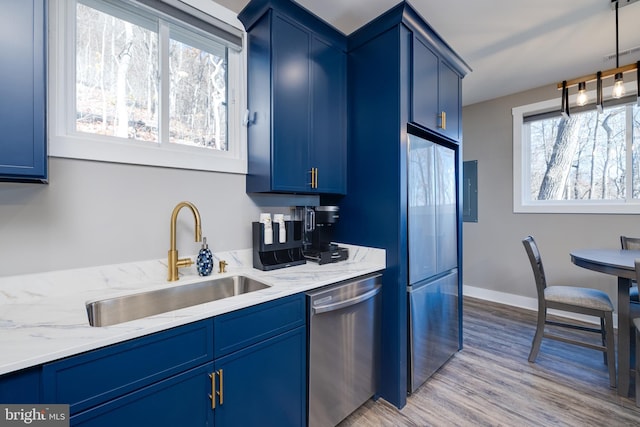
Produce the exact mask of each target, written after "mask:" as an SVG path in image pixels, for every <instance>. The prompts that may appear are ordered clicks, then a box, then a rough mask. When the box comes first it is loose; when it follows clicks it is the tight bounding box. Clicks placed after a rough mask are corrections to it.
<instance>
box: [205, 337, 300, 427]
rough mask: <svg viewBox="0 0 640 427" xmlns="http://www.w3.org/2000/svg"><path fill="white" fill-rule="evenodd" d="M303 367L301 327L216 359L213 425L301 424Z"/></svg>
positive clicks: (278, 425)
mask: <svg viewBox="0 0 640 427" xmlns="http://www.w3.org/2000/svg"><path fill="white" fill-rule="evenodd" d="M306 366H307V365H306V330H305V328H304V326H301V327H298V328H295V329H293V330H291V331H288V332H285V333H283V334H280V335H277V336H274V337H272V338H269V339H267V340H264V341H261V342H260V343H258V344H254V345H252V346H249V347H247V348H245V349H242V350H240V351H237V352H234V353H231V354H229V355H227V356H224V357H222V358H220V359H217V360H216V362H215V369H216V373H217V375H218V390H217V392H219V393H220V394H219V395H217V398H218V401H217V403H216V405H217V406H216V409H215V410H214V412H215V425H216V426H261V427H268V426H273V427H281V426H292V427H294V426H304V425H305V424H306V417H307V412H306V407H307V406H306V395H307V391H306V384H307V383H306Z"/></svg>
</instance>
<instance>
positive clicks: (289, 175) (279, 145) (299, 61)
mask: <svg viewBox="0 0 640 427" xmlns="http://www.w3.org/2000/svg"><path fill="white" fill-rule="evenodd" d="M272 46H273V52H272V55H273V56H272V60H273V71H272V72H273V75H272V79H273V88H272V90H273V129H272V132H273V141H272V150H273V152H272V162H273V163H272V180H273V181H272V189H273V190H275V191H294V192H295V191H308V190H309V189H310V188H311V187H310V186H309V183H310V182H311V173H310V166H309V152H308V147H309V138H310V135H309V129H310V120H311V94H310V58H309V49H310V34H309V33H308V32H307V31H306V30H305V29H304V28H302V27H299V26H297V25H295V24H294V23H292V22H290V21H288V20H286V19H285V18H283V17H281V16H280V15H278V14H274V16H273V27H272ZM263 84H266V85H267V84H269V82H264V83H263Z"/></svg>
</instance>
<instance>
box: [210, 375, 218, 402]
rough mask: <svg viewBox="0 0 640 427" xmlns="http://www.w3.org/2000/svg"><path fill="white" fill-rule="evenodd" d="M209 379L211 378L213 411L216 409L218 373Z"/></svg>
mask: <svg viewBox="0 0 640 427" xmlns="http://www.w3.org/2000/svg"><path fill="white" fill-rule="evenodd" d="M209 378H211V394H210V395H209V399H211V409H216V373H215V372H212V373H210V374H209Z"/></svg>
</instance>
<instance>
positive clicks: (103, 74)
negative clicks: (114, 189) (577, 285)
mask: <svg viewBox="0 0 640 427" xmlns="http://www.w3.org/2000/svg"><path fill="white" fill-rule="evenodd" d="M188 3H194V0H191V1H188V2H181V1H176V0H56V1H53V2H52V5H51V10H52V13H51V16H52V18H51V22H50V24H51V25H50V26H51V28H52V32H51V35H52V36H53V37H51V40H52V42H50V45H51V53H52V54H51V55H50V67H49V69H50V80H49V81H50V85H49V86H50V91H49V93H50V98H51V99H50V106H51V108H50V109H49V111H50V116H51V117H50V122H51V127H50V134H52V138H51V144H50V145H51V149H50V152H51V155H53V156H59V157H72V158H83V159H92V160H105V161H115V162H123V163H135V164H146V165H157V166H168V167H179V168H187V169H201V170H216V171H224V172H237V173H246V132H245V131H244V129H243V127H242V124H241V115H242V112H243V111H244V110H245V108H246V107H245V105H246V104H245V102H244V93H245V88H244V86H245V85H244V83H243V82H244V81H245V80H246V79H245V75H244V71H243V70H244V56H243V54H242V50H241V46H242V38H243V32H242V31H241V30H240V29H238V28H237V27H234V26H233V25H232V24H230V23H229V22H230V21H231V22H232V23H233V20H235V17H234V16H232V14H230V11H227V10H226V9H224V8H222V7H220V6H218V5H216V4H215V3H213V2H206V3H202V2H200V3H198V7H199V8H195V7H192V6H191V5H189V4H188ZM203 7H204V8H206V9H207V10H204V11H203V10H202V9H203ZM214 15H215V16H214ZM51 130H53V132H51Z"/></svg>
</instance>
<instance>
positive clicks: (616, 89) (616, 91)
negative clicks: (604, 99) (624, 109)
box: [612, 73, 624, 98]
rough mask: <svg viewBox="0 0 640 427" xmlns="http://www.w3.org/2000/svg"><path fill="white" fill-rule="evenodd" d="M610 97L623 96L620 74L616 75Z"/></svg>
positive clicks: (622, 82) (622, 83)
mask: <svg viewBox="0 0 640 427" xmlns="http://www.w3.org/2000/svg"><path fill="white" fill-rule="evenodd" d="M612 96H613V97H614V98H622V97H623V96H624V80H623V79H622V73H616V76H615V83H614V84H613V93H612Z"/></svg>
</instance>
